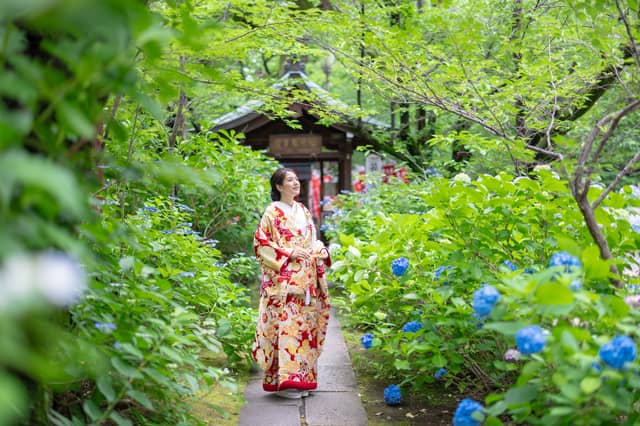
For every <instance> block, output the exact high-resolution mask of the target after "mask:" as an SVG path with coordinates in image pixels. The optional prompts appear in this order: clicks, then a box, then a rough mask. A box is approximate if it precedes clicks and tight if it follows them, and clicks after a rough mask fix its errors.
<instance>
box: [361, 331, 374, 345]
mask: <svg viewBox="0 0 640 426" xmlns="http://www.w3.org/2000/svg"><path fill="white" fill-rule="evenodd" d="M360 343H362V346H363V347H364V348H365V349H369V348H370V347H371V346H373V334H371V333H367V334H363V335H362V337H361V338H360Z"/></svg>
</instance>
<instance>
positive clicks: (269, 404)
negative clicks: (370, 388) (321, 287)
mask: <svg viewBox="0 0 640 426" xmlns="http://www.w3.org/2000/svg"><path fill="white" fill-rule="evenodd" d="M318 378H319V382H318V389H317V390H316V391H314V392H312V394H311V395H310V396H309V397H307V398H302V399H298V400H296V399H285V398H280V397H277V396H276V395H274V394H272V393H269V392H264V391H263V390H262V372H258V373H256V374H254V375H252V376H251V378H250V379H249V383H248V384H247V388H246V389H245V392H244V397H245V399H246V400H247V402H246V404H245V406H244V407H243V408H242V411H241V412H240V422H239V426H366V425H367V414H366V413H365V411H364V407H363V406H362V402H361V401H360V397H359V396H358V387H357V384H356V377H355V375H354V373H353V368H352V366H351V360H350V359H349V353H348V352H347V346H346V345H345V343H344V338H343V337H342V330H341V329H340V323H339V322H338V320H337V319H336V316H335V312H334V311H333V309H332V310H331V318H330V320H329V329H328V332H327V339H326V341H325V347H324V351H323V352H322V355H321V356H320V359H319V360H318Z"/></svg>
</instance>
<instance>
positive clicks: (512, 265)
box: [502, 260, 518, 271]
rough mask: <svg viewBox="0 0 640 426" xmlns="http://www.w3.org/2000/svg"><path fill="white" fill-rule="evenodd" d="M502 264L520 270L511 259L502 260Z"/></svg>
mask: <svg viewBox="0 0 640 426" xmlns="http://www.w3.org/2000/svg"><path fill="white" fill-rule="evenodd" d="M502 265H503V266H504V267H506V268H508V269H510V270H512V271H517V270H518V267H517V266H516V265H515V264H514V263H513V262H512V261H510V260H505V261H504V262H502Z"/></svg>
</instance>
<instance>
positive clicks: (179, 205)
mask: <svg viewBox="0 0 640 426" xmlns="http://www.w3.org/2000/svg"><path fill="white" fill-rule="evenodd" d="M176 207H177V208H178V210H182V211H183V212H191V213H193V212H195V210H194V209H192V208H191V207H189V206H187V205H185V204H182V203H176Z"/></svg>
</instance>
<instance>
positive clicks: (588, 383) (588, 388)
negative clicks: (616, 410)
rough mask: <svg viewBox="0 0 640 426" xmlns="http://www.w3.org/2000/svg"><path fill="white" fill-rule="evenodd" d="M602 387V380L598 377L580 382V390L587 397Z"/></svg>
mask: <svg viewBox="0 0 640 426" xmlns="http://www.w3.org/2000/svg"><path fill="white" fill-rule="evenodd" d="M600 386H602V379H601V378H600V377H590V376H588V377H585V378H584V379H582V380H581V381H580V389H582V392H584V393H586V394H587V395H589V394H592V393H594V392H595V391H597V390H598V389H600Z"/></svg>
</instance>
